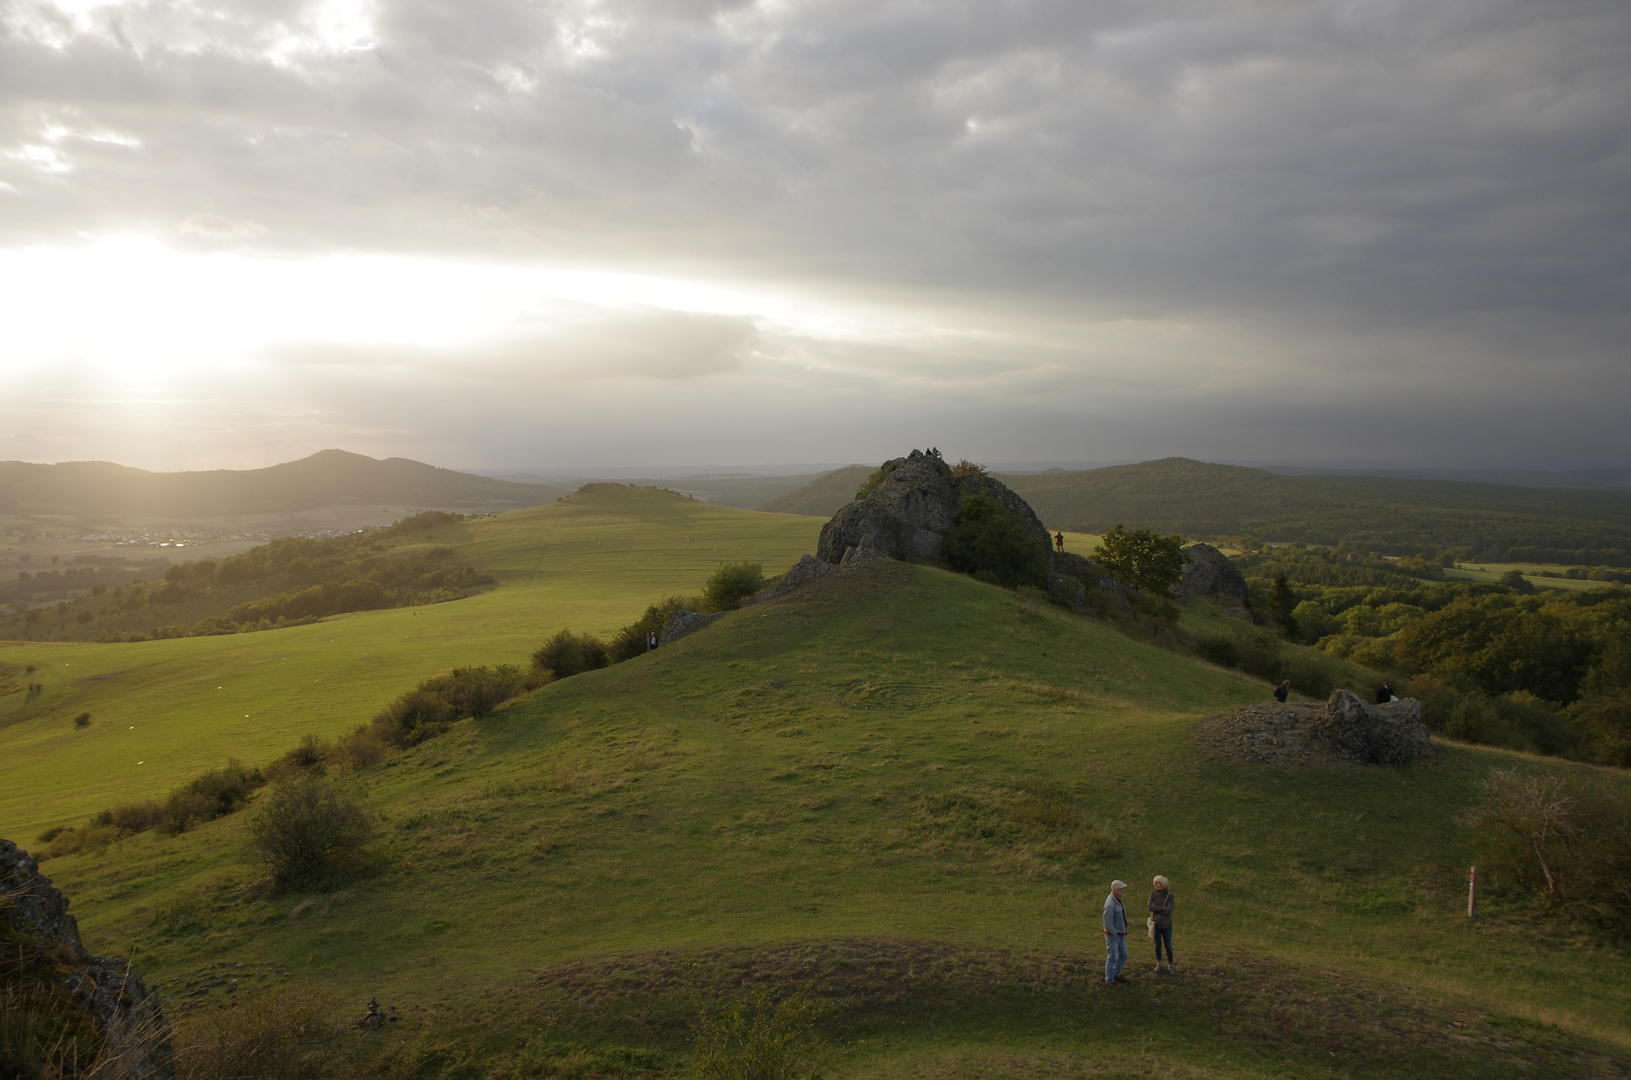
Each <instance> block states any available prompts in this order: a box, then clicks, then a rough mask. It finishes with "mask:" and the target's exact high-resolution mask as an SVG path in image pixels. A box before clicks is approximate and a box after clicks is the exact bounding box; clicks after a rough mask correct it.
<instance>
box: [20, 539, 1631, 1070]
mask: <svg viewBox="0 0 1631 1080" xmlns="http://www.w3.org/2000/svg"><path fill="white" fill-rule="evenodd" d="M716 513H723V512H722V511H716ZM745 516H746V515H744V517H745ZM763 520H775V519H771V518H764V519H763ZM791 520H798V519H791ZM738 524H739V525H740V527H742V528H752V527H753V526H752V524H751V523H750V522H748V521H746V520H739V521H738ZM563 525H564V522H563ZM517 540H519V536H515V537H511V538H509V540H507V541H506V540H501V539H500V538H497V537H494V538H491V542H490V545H489V547H488V550H489V551H492V552H494V553H497V552H498V551H500V550H509V551H512V552H513V553H514V555H512V556H505V559H504V561H506V562H507V563H508V564H509V565H511V566H512V567H519V566H520V565H521V564H522V563H524V562H525V559H524V558H516V557H515V556H519V555H520V554H521V551H522V548H523V547H524V549H525V550H526V551H527V552H528V553H538V554H541V555H542V556H543V557H542V558H540V559H539V562H538V564H537V565H545V564H547V562H548V553H547V552H540V549H539V547H538V546H537V543H536V540H534V541H532V542H529V543H528V544H526V545H518V546H516V547H513V548H510V547H506V546H505V545H506V544H509V543H513V542H514V541H517ZM588 554H589V553H587V552H585V555H586V557H587V556H588ZM598 554H600V555H602V556H603V560H604V564H605V568H604V570H603V571H602V572H601V573H600V574H599V575H598V576H599V578H600V580H603V581H610V580H616V579H617V577H618V575H619V573H620V571H621V570H622V568H623V567H625V566H629V565H633V564H636V563H641V562H644V563H646V564H649V563H650V562H651V561H652V560H651V559H650V558H646V559H644V560H628V559H626V558H624V557H623V556H622V555H621V554H619V553H614V552H612V551H605V552H601V553H598ZM535 557H537V556H536V555H535ZM582 565H583V567H584V571H587V572H590V573H593V572H594V571H593V570H592V569H591V568H590V565H589V563H587V562H586V563H584V564H582ZM518 580H519V579H518ZM653 583H654V582H653ZM500 591H502V590H500ZM463 603H470V602H468V601H466V602H463ZM448 606H449V607H454V606H458V605H448ZM329 625H330V632H331V633H333V634H335V635H339V634H341V633H343V632H344V630H345V629H347V627H346V625H345V624H329ZM262 636H268V637H270V636H275V635H262ZM184 644H189V645H190V644H191V643H184ZM336 644H338V642H336ZM348 651H349V646H348ZM1264 692H1265V688H1264V687H1262V686H1260V685H1257V684H1256V683H1254V682H1253V681H1252V680H1249V679H1246V678H1243V677H1242V676H1240V675H1238V674H1236V673H1232V672H1228V671H1224V670H1222V669H1219V668H1215V667H1212V666H1209V665H1206V664H1204V663H1200V662H1197V661H1196V660H1194V659H1192V658H1187V657H1185V656H1183V655H1180V654H1178V653H1175V652H1172V651H1170V650H1168V649H1165V648H1162V647H1159V646H1158V645H1156V644H1153V643H1151V642H1150V641H1148V640H1147V639H1142V638H1138V637H1134V636H1128V635H1126V634H1123V633H1122V632H1120V631H1118V630H1117V629H1115V628H1114V627H1112V626H1111V625H1109V624H1106V623H1103V622H1099V621H1095V620H1091V619H1086V618H1082V617H1079V616H1074V615H1071V614H1070V613H1068V612H1064V611H1061V610H1059V609H1057V608H1053V607H1049V606H1047V605H1041V604H1037V603H1034V602H1032V601H1030V600H1027V599H1025V598H1024V597H1021V596H1017V595H1015V594H1012V593H1008V592H1005V591H1002V590H1000V589H996V588H993V587H989V586H986V585H983V584H981V583H979V582H976V581H973V580H972V579H969V578H966V577H961V576H958V575H954V574H951V573H948V572H946V571H943V570H939V569H935V568H931V567H918V566H908V565H905V564H898V563H889V564H881V565H873V566H870V567H861V568H856V569H854V570H851V571H847V572H844V573H840V574H833V575H829V576H828V577H825V578H822V579H820V580H819V581H817V582H816V583H815V584H813V585H811V586H809V587H807V588H806V589H805V590H802V591H800V592H798V593H794V594H793V595H792V596H790V597H788V598H786V599H785V600H783V601H780V602H776V603H773V604H769V605H765V606H762V607H754V608H749V609H745V610H742V611H738V612H735V613H733V614H730V615H727V616H726V617H725V618H724V619H723V620H722V621H720V622H719V623H717V624H715V625H714V626H713V627H711V628H709V629H708V630H706V631H703V632H701V633H698V634H696V635H694V636H692V637H690V638H687V639H685V640H684V641H681V642H679V643H677V644H675V645H672V646H668V647H665V648H663V649H660V650H658V651H657V652H656V653H653V654H650V655H647V656H643V657H640V658H638V659H636V660H632V661H630V662H628V663H625V664H622V665H618V666H615V667H612V668H608V669H604V670H601V671H597V672H591V673H588V674H584V675H580V676H577V677H574V678H570V679H566V680H563V681H560V682H557V683H554V684H552V685H550V686H547V687H545V688H543V689H542V690H540V691H537V692H535V693H533V694H531V695H530V696H528V697H525V698H523V699H521V700H518V701H516V702H514V703H512V704H511V705H510V706H508V707H507V708H504V709H502V710H500V711H499V712H497V713H494V714H493V715H491V716H489V717H487V718H485V719H483V720H479V721H474V720H472V721H465V722H462V723H461V724H459V725H457V726H456V727H455V728H454V730H453V731H451V732H449V733H448V734H447V735H445V736H442V737H440V738H437V739H434V740H432V741H430V742H427V743H425V744H423V745H421V746H419V747H418V748H416V749H414V750H412V751H409V752H407V753H405V754H403V755H401V756H399V757H397V758H393V759H391V760H389V761H388V762H386V763H385V764H383V765H381V766H377V767H374V768H369V769H364V770H362V771H361V772H359V773H358V774H357V775H356V777H355V778H354V781H353V783H355V784H356V785H358V786H359V788H360V790H361V791H363V792H364V793H365V796H366V798H367V800H368V802H369V804H370V805H371V806H372V807H373V808H374V809H375V811H376V812H377V813H378V814H379V816H380V827H381V829H382V838H381V841H380V844H379V848H378V852H379V854H378V861H377V864H376V866H375V869H374V870H373V872H372V873H370V874H369V875H367V876H364V877H361V878H358V879H356V880H354V881H352V882H350V883H348V884H347V885H345V886H344V887H343V888H340V889H337V890H335V891H330V892H327V893H313V894H298V895H283V896H276V895H267V894H266V893H265V892H264V891H263V890H258V889H257V888H256V887H255V886H254V885H253V884H252V882H253V879H254V878H255V877H256V875H257V874H258V873H259V871H258V870H257V869H256V868H254V867H253V866H250V865H247V864H246V863H244V862H243V860H242V856H241V851H242V848H243V844H244V840H245V836H246V830H247V827H248V822H249V820H250V814H252V813H253V811H251V812H250V813H246V814H239V815H235V816H233V817H229V818H225V819H221V820H219V821H217V822H214V823H211V824H209V825H206V826H203V827H201V828H199V829H197V830H195V831H193V832H189V833H185V834H182V835H180V836H177V837H159V836H155V835H152V834H142V835H140V836H137V837H133V838H130V839H127V840H124V841H120V842H118V843H116V844H115V845H113V846H112V847H110V848H108V849H107V850H106V851H105V852H103V853H101V854H95V855H77V856H70V857H64V858H60V859H54V860H52V861H51V862H50V863H48V864H47V869H48V872H49V873H50V874H51V875H52V876H53V878H54V879H55V880H56V881H57V883H58V884H59V885H60V886H62V887H63V888H64V889H66V890H67V891H68V893H69V895H71V896H73V897H74V898H75V910H76V912H77V913H78V915H79V919H80V925H81V927H82V929H83V931H84V933H85V936H86V939H87V941H88V942H89V943H90V944H91V945H92V947H93V949H95V948H102V947H111V946H112V945H113V944H114V943H117V944H118V945H119V946H120V947H121V948H128V949H133V950H134V951H135V952H136V953H137V955H138V956H139V957H140V958H141V959H140V961H139V962H140V963H141V964H142V965H143V967H144V969H145V970H146V971H147V972H148V973H149V976H150V977H151V978H152V979H154V980H155V981H157V982H158V983H159V984H160V985H161V987H162V988H163V989H164V990H165V992H167V993H169V994H171V995H172V996H173V998H174V999H179V998H180V997H181V995H183V994H191V995H193V999H194V1000H197V999H198V997H199V996H200V995H202V996H203V997H204V998H205V999H208V998H209V997H210V996H219V995H220V992H221V991H220V990H219V989H218V988H219V987H223V986H225V985H226V983H227V980H226V979H225V978H224V977H222V976H218V975H215V974H213V973H214V972H218V971H220V970H221V969H222V967H223V966H226V967H228V968H231V967H232V966H233V965H242V966H243V969H244V970H245V971H254V972H272V973H278V972H281V971H285V970H286V971H289V972H292V973H293V975H292V977H293V978H294V979H295V980H296V981H303V982H305V983H308V984H311V985H319V984H320V985H323V986H326V987H331V988H335V989H337V990H339V991H341V992H342V993H343V994H344V995H345V996H346V998H347V999H348V1000H350V1001H354V1002H361V1001H363V1000H366V999H367V998H368V997H369V996H372V995H377V997H378V998H379V1000H380V1001H381V1002H382V1003H388V1004H390V1005H392V1006H396V1007H398V1008H400V1009H401V1012H402V1015H403V1018H404V1021H405V1022H404V1023H403V1024H402V1025H401V1030H400V1031H398V1030H395V1029H393V1030H392V1031H390V1032H389V1033H382V1034H380V1035H379V1036H378V1037H377V1038H376V1037H374V1036H369V1035H367V1034H366V1033H364V1034H359V1035H357V1036H355V1037H354V1038H353V1040H352V1041H351V1042H349V1043H347V1044H346V1050H345V1054H352V1055H357V1056H359V1057H361V1058H364V1059H368V1060H374V1061H376V1062H378V1063H379V1064H377V1065H376V1066H374V1067H373V1068H372V1071H369V1070H368V1069H364V1070H363V1071H362V1072H361V1073H354V1074H353V1075H384V1074H386V1073H387V1072H388V1073H389V1074H390V1075H393V1076H403V1077H407V1076H423V1077H433V1076H439V1077H455V1076H459V1077H463V1076H472V1077H474V1076H487V1075H493V1076H506V1077H520V1076H536V1077H544V1076H575V1075H577V1076H587V1075H591V1074H593V1075H601V1076H622V1077H632V1076H648V1077H649V1076H675V1075H680V1074H681V1073H682V1072H683V1071H684V1070H685V1068H686V1066H687V1061H688V1058H689V1055H690V1053H691V1049H690V1044H689V1032H690V1024H691V1022H692V1021H693V1020H694V1018H695V1017H696V1015H697V1012H698V1010H699V1009H700V1008H703V1007H705V1006H707V1004H708V1003H709V1002H711V1001H714V1000H718V998H719V997H720V996H723V997H725V998H727V999H728V998H729V997H731V996H734V995H736V994H739V993H741V992H742V988H743V987H751V986H766V987H770V988H772V989H775V990H778V991H781V990H786V989H792V988H794V987H796V986H798V985H800V984H805V985H809V986H811V987H812V988H813V989H814V991H815V992H817V993H819V994H823V995H828V996H830V999H831V1000H832V1002H833V1004H834V1006H835V1007H836V1008H837V1009H838V1012H837V1013H836V1014H835V1015H834V1016H833V1017H831V1018H830V1019H829V1020H828V1021H826V1023H825V1025H824V1026H825V1029H826V1031H827V1032H828V1033H829V1034H830V1036H831V1037H832V1038H833V1039H834V1043H835V1048H836V1054H837V1056H836V1058H835V1059H834V1061H833V1063H832V1066H831V1069H830V1075H834V1076H842V1077H857V1078H860V1077H875V1078H881V1077H947V1078H949V1077H970V1078H972V1077H976V1076H1070V1077H1077V1076H1083V1077H1085V1076H1089V1075H1091V1076H1095V1077H1100V1076H1112V1077H1131V1076H1134V1075H1147V1074H1149V1073H1151V1072H1156V1073H1159V1074H1160V1075H1171V1076H1187V1077H1227V1078H1241V1080H1245V1078H1257V1077H1280V1076H1283V1077H1290V1076H1342V1077H1395V1076H1397V1077H1407V1076H1408V1077H1416V1076H1423V1075H1434V1076H1439V1075H1443V1076H1457V1077H1460V1076H1466V1077H1471V1076H1475V1075H1476V1076H1484V1077H1517V1076H1523V1075H1547V1076H1611V1075H1621V1074H1622V1073H1623V1070H1624V1069H1625V1067H1626V1063H1627V1054H1628V1053H1631V1027H1628V1025H1627V1018H1626V1015H1625V1012H1624V1008H1623V1005H1624V990H1625V987H1626V985H1627V981H1628V978H1631V959H1628V956H1627V954H1626V952H1625V951H1624V949H1623V948H1621V947H1618V946H1611V945H1610V946H1605V945H1603V944H1602V943H1600V942H1594V941H1589V940H1578V941H1577V940H1575V939H1573V938H1571V937H1568V936H1566V935H1559V934H1557V933H1555V932H1553V931H1552V930H1551V928H1550V927H1551V925H1552V924H1539V923H1536V922H1535V921H1534V920H1533V919H1532V917H1531V916H1530V914H1529V913H1528V912H1527V910H1526V909H1524V908H1522V907H1521V906H1519V905H1516V904H1513V903H1511V902H1503V901H1501V900H1499V899H1498V898H1494V899H1491V900H1489V901H1487V903H1486V908H1485V912H1484V917H1483V918H1481V919H1479V920H1477V921H1471V920H1467V919H1466V918H1464V917H1462V916H1460V915H1459V911H1460V909H1461V908H1463V907H1464V905H1465V891H1464V890H1465V885H1464V875H1465V872H1466V871H1465V868H1466V865H1467V863H1468V862H1469V861H1470V860H1471V858H1472V854H1471V850H1470V848H1469V846H1468V844H1469V837H1468V834H1467V832H1466V831H1465V830H1463V829H1462V828H1460V827H1459V826H1458V825H1456V823H1455V821H1456V816H1457V814H1458V813H1460V812H1461V811H1462V810H1463V809H1464V808H1466V807H1467V806H1468V805H1470V803H1471V802H1472V801H1473V800H1474V799H1475V798H1476V797H1477V788H1478V783H1479V781H1480V779H1481V777H1482V776H1483V775H1484V773H1485V772H1486V771H1487V770H1488V769H1489V768H1490V767H1492V766H1494V765H1502V764H1508V763H1512V762H1514V761H1518V760H1519V759H1517V758H1516V757H1515V756H1514V755H1510V754H1503V753H1500V752H1497V751H1487V750H1478V749H1471V748H1465V747H1458V746H1454V745H1448V744H1440V746H1439V748H1438V753H1437V754H1436V755H1435V757H1434V759H1432V760H1431V761H1429V762H1425V763H1421V764H1418V765H1416V766H1412V767H1409V768H1404V769H1398V770H1390V769H1372V768H1365V767H1361V766H1338V765H1331V766H1319V767H1315V766H1310V767H1307V768H1292V769H1285V770H1281V769H1275V768H1268V767H1260V766H1245V765H1241V764H1237V763H1233V762H1230V761H1226V760H1222V759H1219V758H1215V757H1212V756H1210V755H1209V754H1208V753H1207V752H1206V751H1204V750H1203V749H1202V748H1200V747H1199V746H1198V745H1197V744H1196V743H1195V742H1194V741H1193V739H1192V737H1191V726H1192V724H1193V722H1194V721H1195V719H1196V718H1197V717H1200V716H1204V715H1206V714H1208V713H1213V712H1217V711H1219V710H1223V709H1228V708H1232V707H1234V706H1237V705H1241V704H1245V703H1248V702H1251V701H1256V700H1261V698H1262V697H1263V695H1264ZM200 726H202V725H200ZM1540 767H1544V768H1547V769H1555V770H1558V771H1569V770H1574V771H1578V772H1581V773H1585V772H1588V771H1589V770H1585V769H1583V768H1581V767H1576V766H1567V765H1561V764H1555V763H1553V764H1546V765H1544V766H1540ZM1597 775H1600V776H1602V777H1604V778H1605V779H1607V780H1609V781H1610V782H1613V783H1617V784H1622V785H1623V784H1624V777H1623V776H1614V775H1613V774H1611V773H1597ZM1157 872H1161V873H1165V874H1167V875H1168V876H1169V877H1171V879H1172V882H1173V888H1174V891H1175V893H1176V895H1177V897H1178V914H1177V931H1176V938H1177V943H1178V944H1177V948H1178V963H1179V968H1180V970H1181V972H1182V975H1181V976H1180V977H1179V978H1178V979H1176V980H1173V979H1167V978H1165V977H1163V978H1156V977H1154V976H1152V975H1151V974H1150V973H1149V970H1148V966H1147V962H1145V963H1143V964H1140V963H1137V960H1138V959H1139V958H1140V957H1142V956H1144V955H1145V953H1146V950H1147V943H1146V942H1144V941H1143V939H1142V938H1138V939H1137V940H1136V941H1134V942H1132V945H1133V956H1134V958H1135V963H1134V964H1133V965H1131V966H1130V967H1129V971H1130V972H1132V973H1133V981H1132V983H1131V984H1130V985H1128V986H1125V987H1121V988H1116V989H1106V988H1104V987H1103V986H1102V984H1100V982H1099V978H1098V974H1097V972H1098V969H1099V965H1100V964H1101V962H1102V947H1101V945H1100V935H1099V931H1098V923H1099V906H1100V902H1101V900H1102V897H1103V894H1104V892H1105V891H1106V886H1107V883H1108V881H1109V880H1110V879H1111V878H1112V877H1121V878H1123V879H1125V880H1128V881H1130V882H1132V883H1133V890H1132V892H1131V893H1130V897H1131V898H1132V900H1133V902H1134V903H1133V909H1134V911H1136V910H1137V906H1138V904H1139V902H1140V901H1141V899H1142V896H1143V892H1142V891H1140V890H1144V889H1147V885H1145V884H1144V883H1145V882H1147V881H1148V880H1149V878H1150V877H1151V875H1152V874H1154V873H1157ZM201 973H203V974H201ZM194 988H200V989H194ZM335 1054H336V1056H337V1058H338V1059H341V1060H343V1059H344V1058H345V1054H343V1053H341V1052H340V1051H335ZM370 1055H377V1056H375V1057H372V1058H370V1057H369V1056H370ZM573 1070H577V1071H573Z"/></svg>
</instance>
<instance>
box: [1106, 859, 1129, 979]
mask: <svg viewBox="0 0 1631 1080" xmlns="http://www.w3.org/2000/svg"><path fill="white" fill-rule="evenodd" d="M1126 891H1127V883H1126V882H1125V881H1112V882H1111V883H1110V895H1109V896H1107V897H1105V898H1104V983H1105V985H1106V986H1114V985H1116V980H1117V979H1119V978H1120V977H1121V969H1122V967H1124V966H1125V965H1126V963H1127V908H1126V907H1125V906H1123V905H1122V902H1121V896H1122V894H1123V893H1125V892H1126Z"/></svg>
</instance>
